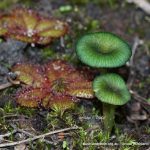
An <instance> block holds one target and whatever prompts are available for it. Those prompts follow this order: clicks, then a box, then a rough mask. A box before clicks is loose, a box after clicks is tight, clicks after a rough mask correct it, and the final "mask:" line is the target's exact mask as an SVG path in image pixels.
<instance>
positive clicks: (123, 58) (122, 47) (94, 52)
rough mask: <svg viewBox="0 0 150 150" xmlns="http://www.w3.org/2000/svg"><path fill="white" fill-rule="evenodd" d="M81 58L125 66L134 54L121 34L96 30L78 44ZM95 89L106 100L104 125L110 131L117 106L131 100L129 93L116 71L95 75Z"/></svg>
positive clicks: (104, 65)
mask: <svg viewBox="0 0 150 150" xmlns="http://www.w3.org/2000/svg"><path fill="white" fill-rule="evenodd" d="M76 53H77V56H78V57H79V59H80V60H81V61H82V62H83V63H85V64H86V65H89V66H90V67H96V68H100V67H102V68H103V70H104V72H103V73H106V72H107V71H106V70H105V68H114V67H120V66H122V65H124V64H125V63H126V62H127V61H128V60H129V58H130V57H131V48H130V47H129V45H128V44H127V43H126V42H125V41H124V40H122V39H121V38H120V37H118V36H116V35H114V34H112V33H108V32H97V33H90V34H87V35H84V36H83V37H81V38H80V39H79V41H78V42H77V45H76ZM93 90H94V92H95V95H96V97H97V98H98V100H100V101H102V102H104V103H103V115H104V128H105V132H106V134H110V133H111V130H112V127H113V125H114V113H115V107H116V105H123V104H125V103H126V102H128V101H129V100H130V93H129V91H128V89H127V87H126V85H125V83H124V81H123V79H122V78H121V77H120V76H119V75H117V74H103V75H102V76H99V77H96V78H95V80H94V82H93Z"/></svg>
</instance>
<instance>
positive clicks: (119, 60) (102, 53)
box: [76, 32, 131, 68]
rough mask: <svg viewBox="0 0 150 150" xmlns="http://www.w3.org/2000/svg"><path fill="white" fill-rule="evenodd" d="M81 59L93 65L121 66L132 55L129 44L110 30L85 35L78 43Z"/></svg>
mask: <svg viewBox="0 0 150 150" xmlns="http://www.w3.org/2000/svg"><path fill="white" fill-rule="evenodd" d="M76 52H77V55H78V57H79V59H80V60H81V61H82V62H83V63H85V64H87V65H89V66H91V67H107V68H112V67H119V66H122V65H124V64H125V63H126V62H127V61H128V59H129V58H130V57H131V49H130V47H129V45H128V44H127V43H126V42H125V41H124V40H122V39H121V38H120V37H118V36H116V35H114V34H112V33H109V32H96V33H90V34H87V35H84V36H83V37H81V38H80V39H79V41H78V42H77V45H76Z"/></svg>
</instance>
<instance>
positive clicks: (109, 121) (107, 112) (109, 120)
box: [103, 103, 116, 135]
mask: <svg viewBox="0 0 150 150" xmlns="http://www.w3.org/2000/svg"><path fill="white" fill-rule="evenodd" d="M115 108H116V106H115V105H111V104H106V103H103V117H104V118H103V119H104V120H103V122H104V131H105V133H106V135H110V133H111V131H112V128H113V126H114V119H115Z"/></svg>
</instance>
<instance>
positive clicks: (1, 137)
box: [0, 130, 17, 140]
mask: <svg viewBox="0 0 150 150" xmlns="http://www.w3.org/2000/svg"><path fill="white" fill-rule="evenodd" d="M16 132H17V130H13V131H12V132H8V133H5V134H3V135H0V140H2V139H3V138H4V137H9V136H11V135H12V134H14V133H16Z"/></svg>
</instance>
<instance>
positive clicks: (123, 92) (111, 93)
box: [93, 73, 131, 133]
mask: <svg viewBox="0 0 150 150" xmlns="http://www.w3.org/2000/svg"><path fill="white" fill-rule="evenodd" d="M93 90H94V92H95V95H96V97H97V98H98V99H99V100H100V101H102V102H103V117H104V128H105V131H107V132H108V133H110V132H111V130H112V127H113V125H114V113H115V108H116V105H124V104H125V103H127V102H128V101H129V100H130V98H131V95H130V93H129V91H128V89H127V87H126V84H125V82H124V80H123V79H122V78H121V77H120V76H119V75H117V74H115V73H109V74H104V75H101V76H98V77H96V78H95V79H94V81H93Z"/></svg>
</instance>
